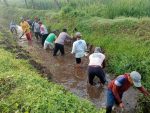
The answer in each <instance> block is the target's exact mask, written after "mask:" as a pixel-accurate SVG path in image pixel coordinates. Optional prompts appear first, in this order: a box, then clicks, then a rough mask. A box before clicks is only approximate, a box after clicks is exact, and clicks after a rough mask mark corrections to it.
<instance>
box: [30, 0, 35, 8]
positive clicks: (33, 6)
mask: <svg viewBox="0 0 150 113" xmlns="http://www.w3.org/2000/svg"><path fill="white" fill-rule="evenodd" d="M31 2H32V8H33V9H35V5H34V1H33V0H31Z"/></svg>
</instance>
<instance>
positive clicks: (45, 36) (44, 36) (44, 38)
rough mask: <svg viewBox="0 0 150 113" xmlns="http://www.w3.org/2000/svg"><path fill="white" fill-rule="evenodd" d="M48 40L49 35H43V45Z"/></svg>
mask: <svg viewBox="0 0 150 113" xmlns="http://www.w3.org/2000/svg"><path fill="white" fill-rule="evenodd" d="M46 38H47V34H45V35H43V37H42V45H44V42H45V40H46Z"/></svg>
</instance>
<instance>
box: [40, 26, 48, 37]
mask: <svg viewBox="0 0 150 113" xmlns="http://www.w3.org/2000/svg"><path fill="white" fill-rule="evenodd" d="M40 33H41V34H42V35H46V34H48V31H47V29H46V27H45V25H43V24H42V25H41V26H40Z"/></svg>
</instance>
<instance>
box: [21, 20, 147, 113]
mask: <svg viewBox="0 0 150 113" xmlns="http://www.w3.org/2000/svg"><path fill="white" fill-rule="evenodd" d="M20 25H21V27H22V29H23V32H24V34H25V35H26V37H27V40H28V41H29V44H30V45H31V44H32V36H31V31H30V27H31V25H29V23H28V21H26V20H25V19H24V18H22V20H21V23H20ZM32 29H33V32H34V34H35V37H36V39H37V41H38V40H40V39H41V44H42V46H43V48H44V49H47V48H50V49H51V50H53V56H57V53H58V51H60V53H61V55H62V56H64V55H65V51H64V44H65V41H66V40H72V38H71V36H69V35H68V33H67V29H65V28H64V29H63V30H62V32H61V33H60V34H59V35H58V36H57V32H56V31H53V32H51V33H50V34H48V30H47V28H46V26H45V25H43V24H42V22H41V21H40V20H39V19H38V18H37V17H35V20H34V22H33V23H32ZM75 38H76V41H74V42H73V45H72V51H71V53H72V54H74V56H75V61H76V67H81V65H82V57H84V56H85V55H86V56H87V44H86V42H85V40H83V39H82V34H81V33H80V32H76V33H75ZM104 68H105V55H104V53H103V52H102V49H101V48H100V47H95V50H94V52H93V53H92V54H90V55H89V64H88V82H89V84H90V85H92V86H94V85H95V82H94V81H93V80H94V77H95V76H97V77H98V78H99V80H100V84H102V85H105V84H107V80H106V76H105V72H104V70H103V69H104ZM132 85H134V86H135V87H137V88H138V89H139V90H140V91H141V92H142V93H143V94H144V95H146V96H148V95H149V92H148V91H147V90H146V89H145V88H144V87H143V86H142V85H141V75H140V74H139V73H138V72H137V71H132V72H131V73H126V74H123V75H120V76H118V77H117V78H116V79H114V80H112V81H111V82H110V83H108V88H107V105H106V113H111V111H112V107H113V106H114V104H117V105H119V106H120V107H121V108H124V104H123V102H122V100H121V99H122V97H123V93H124V92H125V91H127V90H128V89H129V88H130V87H131V86H132Z"/></svg>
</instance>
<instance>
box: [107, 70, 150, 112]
mask: <svg viewBox="0 0 150 113" xmlns="http://www.w3.org/2000/svg"><path fill="white" fill-rule="evenodd" d="M132 85H134V86H135V87H137V88H138V90H140V91H141V92H142V93H143V94H144V95H146V96H148V95H149V92H148V91H147V90H146V89H145V88H144V87H143V86H142V85H141V75H140V74H139V73H138V72H137V71H132V72H131V73H126V74H124V75H120V76H118V77H117V78H116V79H114V80H112V81H111V82H110V83H109V84H108V89H107V105H106V113H111V111H112V107H113V105H114V104H115V103H116V104H117V105H119V107H121V108H124V104H123V102H122V100H121V99H122V96H123V93H124V92H125V91H127V90H128V89H129V88H130V87H131V86H132Z"/></svg>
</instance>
